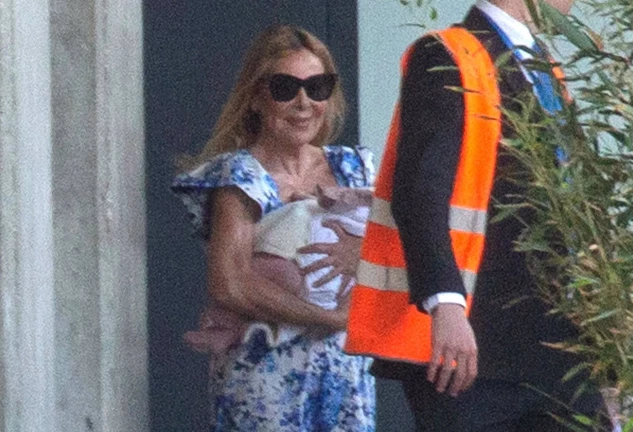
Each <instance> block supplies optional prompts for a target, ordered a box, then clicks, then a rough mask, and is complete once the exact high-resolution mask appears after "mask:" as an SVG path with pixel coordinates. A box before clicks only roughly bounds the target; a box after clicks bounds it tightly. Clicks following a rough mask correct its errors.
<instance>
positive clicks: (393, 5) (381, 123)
mask: <svg viewBox="0 0 633 432" xmlns="http://www.w3.org/2000/svg"><path fill="white" fill-rule="evenodd" d="M426 3H428V1H427V2H426ZM432 4H434V5H435V6H436V8H437V9H438V18H437V19H436V20H435V21H432V20H431V19H430V18H428V9H427V8H423V9H420V8H417V7H411V6H409V7H405V6H403V5H402V4H401V3H400V1H398V0H358V73H359V79H358V82H359V92H358V99H359V142H360V143H361V144H362V145H365V146H368V147H370V148H371V149H372V150H374V151H375V152H376V154H377V155H378V156H381V155H382V152H383V146H384V143H385V138H386V136H387V130H388V129H389V124H390V122H391V115H392V112H393V108H394V105H395V103H396V100H397V98H398V89H399V85H400V75H399V74H400V72H399V65H400V57H401V55H402V54H403V53H404V51H405V49H406V48H407V46H409V45H410V44H411V43H413V42H414V41H415V40H416V39H417V38H418V37H420V36H421V35H422V34H423V33H425V32H426V31H428V30H431V29H436V28H443V27H446V26H448V25H450V24H452V23H454V22H459V21H461V20H462V18H463V17H464V15H465V14H466V12H467V11H468V8H469V5H470V4H471V2H469V1H464V0H461V1H460V0H442V1H441V2H440V1H434V2H432ZM422 11H424V13H422ZM420 23H424V24H425V25H426V26H427V28H426V29H423V28H420V27H419V26H417V25H415V24H420ZM408 24H414V25H408Z"/></svg>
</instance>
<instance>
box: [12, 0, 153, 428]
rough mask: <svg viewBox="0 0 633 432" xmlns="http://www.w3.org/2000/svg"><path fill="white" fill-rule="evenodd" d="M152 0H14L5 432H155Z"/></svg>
mask: <svg viewBox="0 0 633 432" xmlns="http://www.w3.org/2000/svg"><path fill="white" fill-rule="evenodd" d="M143 138H144V137H143V86H142V14H141V0H118V1H117V0H100V1H97V0H0V193H1V200H0V306H1V308H0V331H1V339H0V401H1V405H0V431H1V432H23V431H24V432H27V431H28V432H48V431H51V432H52V431H64V432H66V431H68V432H73V431H103V432H108V431H122V432H129V431H134V432H136V431H138V432H143V431H146V430H148V427H149V421H148V395H147V335H146V333H147V332H146V315H147V314H146V306H145V303H146V300H145V299H146V274H145V272H146V271H145V267H146V263H145V256H146V251H145V204H144V201H145V199H144V189H145V188H144V170H145V168H144V154H143V151H144V142H143Z"/></svg>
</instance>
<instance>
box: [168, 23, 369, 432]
mask: <svg viewBox="0 0 633 432" xmlns="http://www.w3.org/2000/svg"><path fill="white" fill-rule="evenodd" d="M343 114H344V100H343V94H342V91H341V88H340V85H339V84H338V83H337V75H336V69H335V66H334V62H333V60H332V57H331V55H330V53H329V52H328V50H327V48H326V47H325V46H324V45H323V43H321V42H320V41H319V40H318V39H317V38H316V37H314V36H313V35H311V34H310V33H308V32H307V31H305V30H303V29H300V28H296V27H292V26H276V27H273V28H270V29H268V30H267V31H265V32H264V33H263V34H262V35H260V37H259V38H258V39H257V40H256V41H255V42H254V43H253V44H252V46H251V47H250V49H249V51H248V53H247V55H246V58H245V63H244V65H243V68H242V71H241V73H240V75H239V78H238V82H237V84H236V88H235V89H234V91H233V93H232V95H231V96H230V98H229V100H228V102H227V104H226V105H225V107H224V109H223V112H222V114H221V116H220V118H219V120H218V123H217V124H216V127H215V130H214V133H213V136H212V138H211V140H210V141H209V143H208V145H207V146H206V147H205V149H204V150H203V152H202V154H201V155H200V157H199V158H198V160H196V161H195V162H196V166H197V168H195V169H194V170H193V171H191V172H188V173H185V174H181V175H180V176H178V177H177V179H176V181H175V183H174V185H173V189H174V191H175V192H176V193H177V194H178V195H179V196H181V197H182V199H183V200H184V201H185V204H186V205H187V206H188V207H189V210H190V212H191V214H192V216H193V222H194V225H196V227H197V228H198V229H199V231H200V233H201V234H202V235H203V236H204V237H205V238H207V239H208V244H209V247H208V250H207V256H208V281H209V282H208V283H209V292H210V295H211V298H212V302H213V303H214V305H215V307H217V306H220V307H221V308H223V309H225V310H227V311H230V312H231V313H237V314H239V315H241V316H242V317H245V318H247V319H249V320H251V321H257V322H258V325H260V324H261V322H264V323H267V325H269V326H270V327H271V328H272V329H273V332H274V333H275V334H281V333H283V334H286V335H287V334H291V335H292V337H290V338H285V339H283V340H284V342H283V343H281V344H279V345H275V346H271V345H270V344H269V343H268V342H267V338H266V337H265V332H258V331H249V332H247V333H246V334H247V335H248V336H246V337H245V339H243V341H242V342H241V343H240V344H238V345H237V346H232V347H230V348H229V349H228V351H227V352H226V353H225V354H223V355H222V356H220V357H218V356H216V357H215V358H214V359H213V362H214V367H213V369H212V376H211V380H210V387H211V404H212V424H213V427H212V430H215V431H234V430H242V431H301V432H304V431H311V430H314V431H341V432H342V431H346V432H354V431H373V430H374V419H373V416H374V405H375V394H374V382H373V378H371V377H370V375H369V374H368V373H367V369H368V366H369V363H368V362H369V360H367V359H364V358H361V357H349V356H346V355H344V354H343V353H342V349H341V347H342V342H343V341H342V339H343V337H344V332H343V330H344V328H345V324H346V320H347V312H348V299H347V298H342V299H341V301H340V302H339V305H338V307H336V308H335V309H331V310H326V309H323V308H321V307H319V306H317V305H313V304H311V303H309V302H307V301H305V300H303V299H302V298H300V297H299V296H297V295H296V294H295V293H293V292H292V291H291V290H288V289H285V288H284V287H282V286H280V285H279V284H276V283H274V282H273V281H272V280H271V279H268V278H265V277H263V276H262V275H261V274H259V273H256V272H254V271H253V269H252V266H251V262H252V260H251V258H252V255H253V247H254V239H255V235H256V230H257V224H258V221H260V219H261V218H262V217H264V216H265V215H267V214H268V213H270V212H272V211H274V210H276V209H278V208H281V207H282V206H283V205H284V204H285V203H288V202H290V201H293V200H296V199H301V198H302V197H306V196H310V195H313V194H314V193H315V191H316V190H317V188H326V187H333V186H345V187H354V188H355V187H367V186H370V185H371V183H372V182H373V177H374V169H373V165H372V161H371V155H370V154H369V153H368V152H367V151H366V150H364V149H352V148H349V147H342V146H333V145H326V144H328V143H330V142H332V140H333V139H334V137H335V136H336V135H337V133H338V132H339V130H340V128H341V126H342V123H343ZM332 228H333V229H335V231H336V233H337V236H338V238H339V241H338V242H337V243H332V244H325V243H317V244H313V245H309V246H307V247H305V248H303V249H301V250H300V252H303V253H322V254H325V255H327V256H326V258H324V259H322V260H320V261H318V262H317V263H315V264H313V265H311V266H309V267H308V268H306V269H304V271H305V272H314V271H318V270H320V269H322V268H326V267H331V268H332V271H330V272H329V273H328V274H327V275H326V276H325V277H324V278H323V279H322V280H321V282H327V281H328V280H330V279H332V278H335V277H337V276H338V275H343V276H353V274H354V273H355V268H356V264H357V262H358V249H359V246H360V238H358V237H354V236H352V235H350V234H347V233H346V232H345V231H344V230H342V229H340V227H336V226H332ZM289 235H292V233H289Z"/></svg>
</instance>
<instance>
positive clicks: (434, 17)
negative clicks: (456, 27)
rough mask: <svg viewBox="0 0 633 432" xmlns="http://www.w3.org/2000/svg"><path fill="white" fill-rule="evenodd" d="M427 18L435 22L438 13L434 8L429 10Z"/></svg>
mask: <svg viewBox="0 0 633 432" xmlns="http://www.w3.org/2000/svg"><path fill="white" fill-rule="evenodd" d="M429 17H430V18H431V19H432V20H433V21H435V20H436V19H437V17H438V13H437V9H435V8H434V7H432V8H431V13H430V14H429Z"/></svg>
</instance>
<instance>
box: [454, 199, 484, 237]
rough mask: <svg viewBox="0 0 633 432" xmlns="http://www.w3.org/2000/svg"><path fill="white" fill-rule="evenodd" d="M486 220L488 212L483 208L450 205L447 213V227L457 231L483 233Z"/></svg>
mask: <svg viewBox="0 0 633 432" xmlns="http://www.w3.org/2000/svg"><path fill="white" fill-rule="evenodd" d="M487 222H488V213H487V212H486V211H484V210H473V209H468V208H465V207H458V206H451V210H450V213H449V215H448V227H449V228H450V229H452V230H457V231H464V232H471V233H475V234H485V233H486V223H487Z"/></svg>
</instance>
